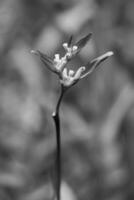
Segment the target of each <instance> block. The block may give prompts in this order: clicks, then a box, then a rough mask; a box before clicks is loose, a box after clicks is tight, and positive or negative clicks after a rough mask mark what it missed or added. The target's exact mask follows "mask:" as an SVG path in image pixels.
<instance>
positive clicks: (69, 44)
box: [68, 35, 73, 47]
mask: <svg viewBox="0 0 134 200" xmlns="http://www.w3.org/2000/svg"><path fill="white" fill-rule="evenodd" d="M72 41H73V35H71V36H70V37H69V40H68V47H70V46H71V44H72Z"/></svg>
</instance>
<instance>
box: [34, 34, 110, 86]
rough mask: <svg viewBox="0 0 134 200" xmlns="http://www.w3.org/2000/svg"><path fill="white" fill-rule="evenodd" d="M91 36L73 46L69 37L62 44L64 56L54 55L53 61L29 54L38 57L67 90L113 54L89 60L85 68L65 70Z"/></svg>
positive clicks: (41, 55) (40, 54) (35, 52)
mask: <svg viewBox="0 0 134 200" xmlns="http://www.w3.org/2000/svg"><path fill="white" fill-rule="evenodd" d="M91 35H92V34H91V33H89V34H88V35H86V36H85V37H83V38H82V39H80V40H79V41H78V42H76V43H75V44H72V36H71V37H70V39H69V42H68V43H63V47H64V49H65V55H64V56H63V57H60V55H59V54H55V55H54V59H51V58H50V57H49V56H47V55H45V54H43V53H42V52H40V51H38V50H37V51H35V50H32V51H31V53H34V54H36V55H38V56H40V59H41V61H42V62H43V63H44V64H45V66H46V67H47V68H48V69H49V70H50V71H52V72H53V73H56V74H57V75H58V76H59V80H60V83H61V84H62V86H63V87H65V88H68V87H70V86H72V85H74V84H76V83H77V82H78V81H79V80H81V79H83V78H84V77H86V76H87V75H89V74H91V73H92V72H93V71H94V69H96V68H97V67H98V66H99V65H100V63H102V62H103V61H104V60H106V59H107V58H109V57H110V56H112V55H113V52H112V51H109V52H107V53H105V54H103V55H101V56H99V57H97V58H95V59H93V60H91V61H90V62H88V63H87V64H86V65H85V67H83V66H82V67H80V68H78V70H77V71H73V70H68V69H67V68H66V64H67V63H68V61H69V60H70V59H72V57H74V56H76V55H77V54H78V53H79V51H80V50H81V49H82V48H83V47H84V46H85V45H86V44H87V42H88V41H89V39H90V38H91ZM85 71H86V72H85ZM84 72H85V73H84Z"/></svg>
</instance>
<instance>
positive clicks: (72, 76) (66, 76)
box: [60, 67, 85, 87]
mask: <svg viewBox="0 0 134 200" xmlns="http://www.w3.org/2000/svg"><path fill="white" fill-rule="evenodd" d="M83 71H85V67H80V68H79V69H78V70H77V71H76V72H74V71H73V70H67V68H64V70H63V72H62V78H61V79H60V82H61V84H62V85H63V86H64V87H70V86H72V85H74V84H75V83H76V82H77V81H79V80H80V79H81V75H82V73H83Z"/></svg>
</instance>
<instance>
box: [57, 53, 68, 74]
mask: <svg viewBox="0 0 134 200" xmlns="http://www.w3.org/2000/svg"><path fill="white" fill-rule="evenodd" d="M66 64H67V59H66V56H64V57H62V58H60V55H59V54H55V55H54V68H55V69H56V70H57V72H59V73H60V72H62V71H63V69H64V67H65V65H66Z"/></svg>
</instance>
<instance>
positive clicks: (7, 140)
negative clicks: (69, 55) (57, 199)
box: [0, 0, 134, 200]
mask: <svg viewBox="0 0 134 200" xmlns="http://www.w3.org/2000/svg"><path fill="white" fill-rule="evenodd" d="M89 32H92V33H93V37H92V39H91V41H90V42H89V43H88V44H87V45H86V47H84V49H83V50H82V51H81V53H80V54H79V55H78V56H77V58H75V59H74V60H73V61H72V62H71V63H70V66H71V68H73V67H74V66H75V67H76V68H77V67H80V66H81V65H84V64H85V63H87V62H88V61H89V60H91V59H92V58H95V57H96V56H99V55H101V54H103V53H105V52H106V51H109V50H112V51H114V56H113V57H112V58H110V59H109V60H107V61H105V63H104V64H102V65H101V66H100V68H98V69H97V70H96V71H95V72H94V73H93V74H92V75H91V76H90V77H87V78H85V79H84V80H82V81H81V82H79V84H77V85H76V86H75V87H73V88H72V89H70V91H68V93H67V94H66V96H65V98H64V102H63V103H62V106H61V122H62V126H61V129H62V200H133V199H134V155H133V152H134V135H133V134H134V85H133V84H134V83H133V82H134V1H133V0H127V1H126V0H112V1H110V0H68V1H62V0H49V1H47V0H0V199H1V200H44V199H45V200H51V199H53V196H54V191H53V182H54V180H53V173H52V172H53V167H54V158H55V148H56V143H55V129H54V124H53V120H52V117H51V114H52V111H53V109H54V107H55V103H56V101H57V98H58V94H59V83H58V80H57V78H56V77H55V75H53V74H51V73H50V72H49V71H48V70H47V69H46V68H45V66H43V65H42V63H41V61H40V60H39V58H38V57H36V56H34V55H32V54H30V50H31V49H39V50H41V51H42V52H44V53H46V54H48V55H49V56H52V57H53V56H54V54H55V53H57V52H58V53H60V54H61V55H63V48H62V43H63V42H66V41H67V40H68V38H69V36H70V35H72V34H73V35H74V36H75V38H76V40H78V39H80V38H81V37H82V36H84V35H86V34H87V33H89Z"/></svg>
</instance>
